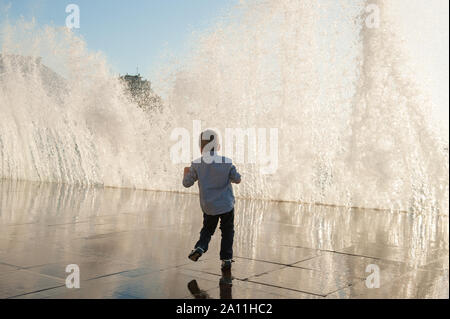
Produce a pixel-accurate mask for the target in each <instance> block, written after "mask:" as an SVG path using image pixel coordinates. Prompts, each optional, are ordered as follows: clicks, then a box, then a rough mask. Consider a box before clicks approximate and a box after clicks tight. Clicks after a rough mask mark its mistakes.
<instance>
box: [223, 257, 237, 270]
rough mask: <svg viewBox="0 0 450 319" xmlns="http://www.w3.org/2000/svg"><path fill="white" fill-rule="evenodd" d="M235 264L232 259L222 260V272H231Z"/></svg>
mask: <svg viewBox="0 0 450 319" xmlns="http://www.w3.org/2000/svg"><path fill="white" fill-rule="evenodd" d="M232 262H234V260H232V259H224V260H222V267H221V268H222V270H224V271H225V270H230V269H231V263H232Z"/></svg>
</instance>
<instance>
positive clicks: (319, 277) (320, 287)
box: [249, 267, 356, 297]
mask: <svg viewBox="0 0 450 319" xmlns="http://www.w3.org/2000/svg"><path fill="white" fill-rule="evenodd" d="M249 281H250V282H256V283H262V284H267V285H271V286H275V287H279V288H287V289H292V290H296V291H300V292H304V293H309V294H315V295H318V296H323V297H325V296H326V295H328V294H330V293H332V292H334V291H336V290H339V289H342V288H345V287H348V286H349V285H350V284H352V283H353V282H355V281H356V279H354V278H351V277H350V276H347V275H345V274H337V273H323V272H320V271H315V270H310V269H301V268H296V267H286V268H283V269H280V270H275V271H273V272H270V273H268V274H265V275H261V276H258V277H255V278H251V279H250V280H249Z"/></svg>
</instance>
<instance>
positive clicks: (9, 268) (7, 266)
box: [0, 264, 18, 276]
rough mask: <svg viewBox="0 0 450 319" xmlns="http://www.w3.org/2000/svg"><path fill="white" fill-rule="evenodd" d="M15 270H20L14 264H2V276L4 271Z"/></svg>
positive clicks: (0, 268)
mask: <svg viewBox="0 0 450 319" xmlns="http://www.w3.org/2000/svg"><path fill="white" fill-rule="evenodd" d="M14 270H18V268H17V267H14V266H10V265H4V264H0V276H1V275H2V274H4V273H7V272H10V271H14Z"/></svg>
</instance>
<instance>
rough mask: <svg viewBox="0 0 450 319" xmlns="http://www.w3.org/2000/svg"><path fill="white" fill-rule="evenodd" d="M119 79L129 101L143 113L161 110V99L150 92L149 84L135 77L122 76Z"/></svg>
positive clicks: (138, 75) (138, 76)
mask: <svg viewBox="0 0 450 319" xmlns="http://www.w3.org/2000/svg"><path fill="white" fill-rule="evenodd" d="M120 79H121V80H122V82H123V83H124V84H125V88H126V89H127V91H128V92H127V93H128V95H129V97H130V99H131V100H132V101H133V102H134V103H136V104H137V105H138V106H139V107H140V108H142V109H143V110H144V111H150V110H157V109H161V108H162V100H161V98H160V97H159V96H158V95H157V94H156V93H155V92H153V90H152V86H151V82H150V81H148V80H145V79H143V78H142V76H141V75H140V74H137V75H128V74H127V75H123V76H120Z"/></svg>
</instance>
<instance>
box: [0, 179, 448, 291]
mask: <svg viewBox="0 0 450 319" xmlns="http://www.w3.org/2000/svg"><path fill="white" fill-rule="evenodd" d="M201 220H202V214H201V212H200V209H199V204H198V198H197V196H195V195H188V194H172V193H161V192H146V191H136V190H127V189H102V188H90V189H85V188H82V187H75V186H67V185H60V184H37V183H29V182H7V181H1V182H0V298H268V299H269V298H319V299H320V298H448V297H449V259H448V258H449V256H448V252H449V246H448V235H449V234H448V225H449V224H448V216H426V215H413V214H407V213H396V212H386V211H385V212H382V211H372V210H354V209H345V208H336V207H324V206H309V205H299V204H293V203H274V202H264V201H252V200H238V201H237V203H236V237H235V257H234V259H235V261H236V262H235V263H233V269H232V272H231V273H229V274H223V273H222V272H221V270H220V261H219V255H218V252H219V245H220V234H219V231H217V233H216V235H215V236H214V237H213V240H212V242H211V247H210V250H209V251H208V253H206V254H205V255H204V256H202V258H201V259H200V261H199V262H197V263H193V262H191V261H190V260H188V259H187V255H188V253H189V252H190V250H191V249H192V246H193V244H194V243H195V241H196V240H197V237H198V233H199V231H200V228H201ZM69 264H76V265H78V266H79V269H80V277H81V284H80V288H79V289H69V288H66V285H65V281H66V278H67V276H68V275H69V273H66V266H67V265H69ZM369 265H375V268H373V267H374V266H369ZM368 266H369V268H368ZM374 269H375V270H374ZM377 269H379V288H375V287H376V283H377V280H376V279H377V278H376V277H374V276H375V275H376V274H377V271H376V270H377ZM367 270H369V271H367ZM374 286H375V287H374Z"/></svg>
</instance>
